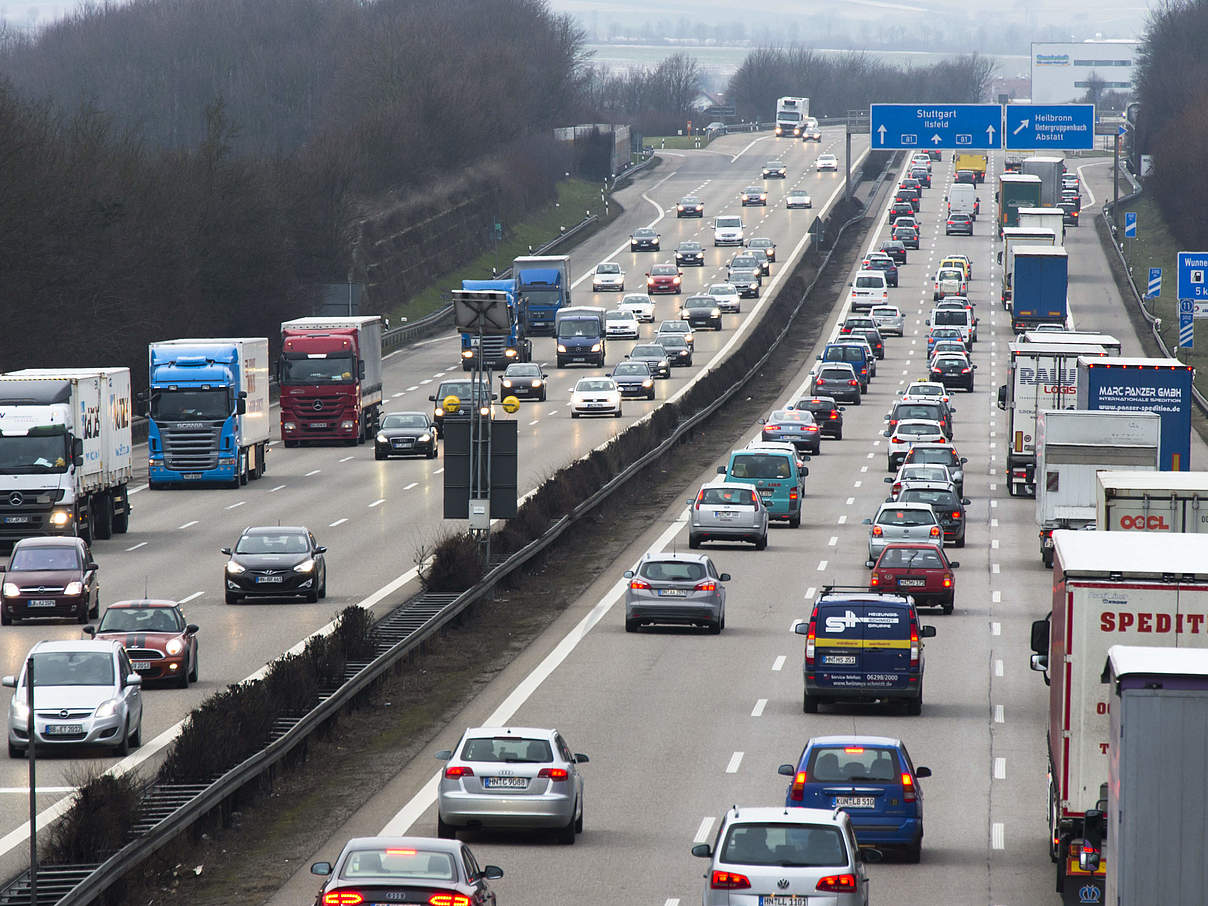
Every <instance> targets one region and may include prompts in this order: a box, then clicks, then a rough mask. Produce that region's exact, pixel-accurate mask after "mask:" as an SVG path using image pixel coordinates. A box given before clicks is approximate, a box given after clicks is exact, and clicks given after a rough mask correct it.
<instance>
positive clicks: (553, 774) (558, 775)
mask: <svg viewBox="0 0 1208 906" xmlns="http://www.w3.org/2000/svg"><path fill="white" fill-rule="evenodd" d="M699 587H700V586H699V585H698V586H697V588H699ZM537 776H538V777H547V778H549V779H550V780H552V781H554V782H555V783H557V782H558V781H560V780H566V779H567V778H569V777H570V772H569V771H567V770H566V768H542V769H541V770H540V771H538V772H537Z"/></svg>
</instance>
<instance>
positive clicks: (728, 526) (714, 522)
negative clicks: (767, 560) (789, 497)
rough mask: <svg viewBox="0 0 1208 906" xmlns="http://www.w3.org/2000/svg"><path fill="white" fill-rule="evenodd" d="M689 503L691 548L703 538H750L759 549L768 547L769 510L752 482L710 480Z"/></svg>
mask: <svg viewBox="0 0 1208 906" xmlns="http://www.w3.org/2000/svg"><path fill="white" fill-rule="evenodd" d="M688 506H690V507H691V508H692V517H691V518H692V521H691V522H690V523H689V526H688V547H691V548H698V547H700V546H701V543H702V542H704V541H747V542H749V543H751V544H754V545H755V550H757V551H761V550H764V549H765V548H766V547H767V546H768V510H767V507H765V506H764V505H763V504H762V503H760V502H759V495H758V494H756V493H755V491H754V489H753V488H752V487H751V486H750V485H748V484H731V483H728V482H725V481H712V482H709V484H707V485H705V486H704V487H703V488H701V489H700V491H699V492H698V493H697V495H696V498H695V499H694V500H689V501H688Z"/></svg>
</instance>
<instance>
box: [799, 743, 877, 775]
mask: <svg viewBox="0 0 1208 906" xmlns="http://www.w3.org/2000/svg"><path fill="white" fill-rule="evenodd" d="M806 771H807V773H808V775H809V778H810V779H811V780H814V781H817V782H818V783H843V782H845V781H848V780H865V781H868V780H895V779H897V776H898V774H899V770H898V753H897V752H895V751H894V750H893V749H885V748H877V747H874V746H834V747H832V746H820V747H818V748H815V749H813V750H811V752H810V763H809V764H808V765H806Z"/></svg>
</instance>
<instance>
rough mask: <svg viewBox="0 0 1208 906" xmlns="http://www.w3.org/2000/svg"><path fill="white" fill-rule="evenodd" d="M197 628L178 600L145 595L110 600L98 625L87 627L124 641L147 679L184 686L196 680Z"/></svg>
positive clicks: (136, 667)
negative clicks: (147, 597)
mask: <svg viewBox="0 0 1208 906" xmlns="http://www.w3.org/2000/svg"><path fill="white" fill-rule="evenodd" d="M197 632H198V628H197V626H195V625H194V624H192V623H189V622H188V621H186V620H185V615H184V612H183V611H182V610H181V609H180V605H179V604H177V603H176V602H175V601H160V600H153V599H145V598H144V599H139V600H135V601H117V602H115V603H113V604H110V605H109V606H108V607H107V608H106V609H105V615H104V616H103V617H101V622H100V624H99V625H97V626H85V627H84V634H85V635H86V636H90V637H91V638H94V639H108V640H111V641H114V642H117V643H119V644H120V645H122V647H124V648H125V649H126V654H127V655H129V656H130V663H131V664H132V665H133V666H134V672H135V673H137V674H138V675H139V676H141V677H142V678H143V680H144V681H146V682H152V681H155V680H166V681H168V682H171V683H173V684H175V685H177V686H179V687H180V688H182V689H187V688H189V683H195V682H197Z"/></svg>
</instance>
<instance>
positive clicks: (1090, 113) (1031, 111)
mask: <svg viewBox="0 0 1208 906" xmlns="http://www.w3.org/2000/svg"><path fill="white" fill-rule="evenodd" d="M1006 112H1007V118H1006V122H1005V123H1004V125H1003V130H1004V131H1003V144H1004V145H1005V146H1006V148H1007V149H1008V150H1024V149H1033V148H1034V149H1037V150H1042V149H1044V148H1061V149H1063V150H1072V149H1090V148H1094V147H1095V105H1094V104H1008V105H1007V107H1006Z"/></svg>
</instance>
